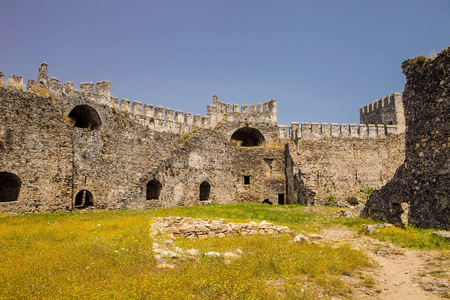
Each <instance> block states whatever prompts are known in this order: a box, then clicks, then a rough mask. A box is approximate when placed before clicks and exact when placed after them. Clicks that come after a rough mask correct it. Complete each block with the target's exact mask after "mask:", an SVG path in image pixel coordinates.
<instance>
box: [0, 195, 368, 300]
mask: <svg viewBox="0 0 450 300" xmlns="http://www.w3.org/2000/svg"><path fill="white" fill-rule="evenodd" d="M170 215H177V216H185V217H193V218H211V219H213V218H214V219H218V218H225V219H226V220H227V221H230V222H231V221H233V222H238V221H251V220H253V221H261V220H266V221H269V222H274V223H277V224H280V225H282V224H285V225H288V226H290V225H292V226H294V225H295V226H297V227H298V226H306V225H308V223H310V222H312V220H313V219H314V217H315V215H316V213H314V212H303V207H301V206H284V207H279V206H265V205H260V204H259V205H255V204H233V205H209V206H202V207H177V208H170V209H155V210H146V211H142V210H128V211H100V212H96V211H82V212H74V213H70V214H69V213H65V214H32V215H21V216H2V217H0V251H1V253H2V255H1V256H0V295H1V297H0V298H3V299H25V298H26V299H214V298H215V297H218V299H220V298H224V299H273V298H279V297H280V295H282V297H284V298H287V299H302V298H303V299H308V298H311V297H313V296H314V295H317V294H319V293H320V294H323V295H328V296H330V297H332V296H339V295H348V294H349V293H350V292H351V288H350V287H348V286H347V285H346V284H345V283H344V282H343V281H341V279H340V277H341V276H343V275H351V274H356V270H357V269H360V268H364V267H368V266H370V262H369V260H368V259H367V257H366V256H365V255H364V254H363V253H362V252H360V251H358V250H354V249H352V248H351V247H350V246H347V245H345V246H341V247H337V248H336V247H331V245H328V244H323V245H312V244H295V243H293V242H292V240H293V238H292V237H291V236H289V235H279V236H276V237H273V236H268V235H255V236H235V237H226V238H221V239H219V238H214V239H206V240H187V239H183V238H177V239H176V240H175V242H174V243H175V244H176V245H177V246H178V247H180V248H182V249H184V250H187V249H191V248H194V249H198V250H200V251H201V252H202V253H206V252H209V251H217V252H222V253H223V252H227V251H230V252H231V251H235V250H236V249H240V250H242V251H243V254H242V255H241V258H240V259H238V260H236V261H233V262H232V263H230V264H227V262H226V261H224V260H223V258H222V257H220V258H207V257H205V256H203V257H202V258H201V259H200V260H199V261H191V260H184V261H181V260H180V259H172V260H171V259H169V261H168V263H171V264H174V265H175V266H176V267H175V268H174V269H158V268H157V267H156V263H155V259H154V253H153V252H152V245H153V242H154V241H155V240H154V239H153V238H152V237H150V236H149V232H150V224H151V222H152V221H153V220H154V218H156V217H162V216H170ZM292 226H290V227H292ZM157 242H159V241H157ZM355 276H356V275H355ZM273 282H275V283H277V284H275V285H273V284H272V283H273ZM279 282H281V283H279ZM280 293H281V294H280ZM219 294H220V296H218V295H219Z"/></svg>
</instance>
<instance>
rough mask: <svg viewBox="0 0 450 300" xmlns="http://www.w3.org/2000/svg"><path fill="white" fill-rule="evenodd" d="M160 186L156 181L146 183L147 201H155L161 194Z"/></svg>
mask: <svg viewBox="0 0 450 300" xmlns="http://www.w3.org/2000/svg"><path fill="white" fill-rule="evenodd" d="M161 189H162V184H161V182H159V181H158V180H156V179H153V180H150V181H149V182H148V183H147V200H157V199H159V195H160V194H161Z"/></svg>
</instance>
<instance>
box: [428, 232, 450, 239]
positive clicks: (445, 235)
mask: <svg viewBox="0 0 450 300" xmlns="http://www.w3.org/2000/svg"><path fill="white" fill-rule="evenodd" d="M432 235H435V236H439V237H442V238H444V239H446V240H450V231H444V230H439V231H435V232H433V233H432Z"/></svg>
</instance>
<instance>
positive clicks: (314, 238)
mask: <svg viewBox="0 0 450 300" xmlns="http://www.w3.org/2000/svg"><path fill="white" fill-rule="evenodd" d="M308 238H309V239H310V240H315V241H318V240H323V236H321V235H318V234H315V233H311V234H308Z"/></svg>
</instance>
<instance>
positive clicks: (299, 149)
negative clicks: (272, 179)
mask: <svg viewBox="0 0 450 300" xmlns="http://www.w3.org/2000/svg"><path fill="white" fill-rule="evenodd" d="M404 151H405V147H404V134H401V135H387V136H384V138H380V137H378V138H371V139H369V138H365V139H361V138H359V137H358V138H352V137H349V136H348V137H346V138H337V137H336V138H320V139H298V141H297V144H296V145H295V144H292V145H289V152H288V155H289V157H288V158H286V160H287V161H288V162H289V163H290V164H291V165H292V167H289V168H287V169H289V172H292V173H291V174H290V176H289V177H288V189H291V192H290V193H288V195H289V200H288V201H289V202H290V203H296V202H299V203H302V204H314V203H316V204H323V203H325V202H326V199H327V198H329V197H330V196H331V197H336V199H338V200H344V199H345V198H346V197H357V198H364V193H363V192H362V191H361V190H362V189H365V188H379V187H381V186H383V185H384V184H386V183H387V182H388V181H389V180H390V179H391V178H392V177H393V175H394V173H395V170H396V169H397V168H398V167H399V166H400V165H401V164H402V162H403V160H404V153H405V152H404ZM291 168H292V171H291Z"/></svg>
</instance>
